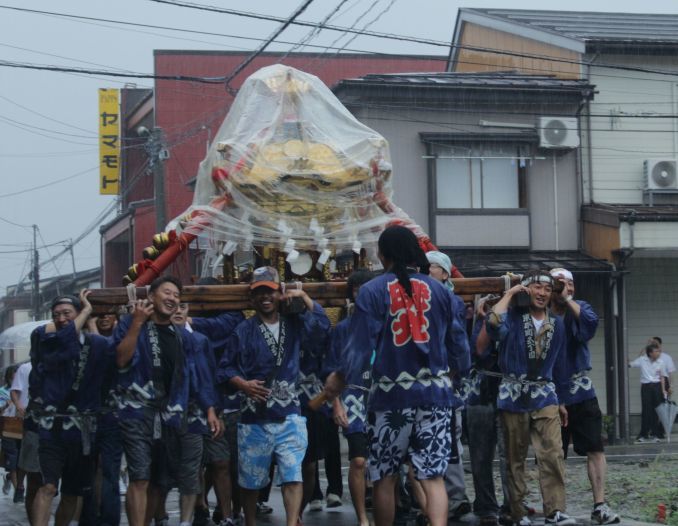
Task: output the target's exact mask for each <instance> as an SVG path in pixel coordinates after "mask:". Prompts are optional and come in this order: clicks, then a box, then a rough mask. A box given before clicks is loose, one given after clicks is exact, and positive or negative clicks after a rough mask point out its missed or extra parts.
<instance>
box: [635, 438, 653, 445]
mask: <svg viewBox="0 0 678 526" xmlns="http://www.w3.org/2000/svg"><path fill="white" fill-rule="evenodd" d="M649 441H650V439H649V438H645V437H638V438H636V442H635V443H636V444H645V443H647V442H649Z"/></svg>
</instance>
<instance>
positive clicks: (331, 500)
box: [327, 493, 343, 508]
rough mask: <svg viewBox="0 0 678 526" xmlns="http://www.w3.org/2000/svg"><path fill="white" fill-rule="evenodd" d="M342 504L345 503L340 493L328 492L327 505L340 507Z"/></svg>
mask: <svg viewBox="0 0 678 526" xmlns="http://www.w3.org/2000/svg"><path fill="white" fill-rule="evenodd" d="M342 504H343V502H342V501H341V497H340V496H339V495H335V494H334V493H328V494H327V507H328V508H338V507H339V506H341V505H342Z"/></svg>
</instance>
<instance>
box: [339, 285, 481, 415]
mask: <svg viewBox="0 0 678 526" xmlns="http://www.w3.org/2000/svg"><path fill="white" fill-rule="evenodd" d="M410 282H411V284H412V291H413V298H414V302H415V304H416V305H417V309H415V310H413V309H414V307H415V306H414V305H410V304H409V303H408V302H410V303H411V302H412V300H411V299H408V298H407V297H406V296H405V292H404V290H403V288H402V286H401V285H399V284H398V279H397V277H396V276H395V274H393V273H390V272H389V273H386V274H383V275H381V276H379V277H377V278H374V279H373V280H371V281H370V282H368V283H366V284H365V285H363V286H362V287H361V288H360V292H359V293H358V298H357V300H356V306H355V311H354V313H353V316H352V317H351V323H350V328H349V333H350V335H349V339H348V343H347V345H346V349H345V351H344V352H343V354H342V359H341V365H340V367H339V372H340V373H342V374H343V375H344V377H345V379H346V383H347V384H349V385H350V384H356V385H364V381H363V372H364V371H366V370H367V369H368V368H369V360H370V357H371V354H372V351H373V349H374V350H375V351H376V357H375V360H374V365H373V367H372V382H373V383H372V388H371V393H370V396H369V402H368V408H369V409H370V410H371V411H384V410H390V409H403V408H408V407H421V406H440V407H452V406H454V405H456V404H457V402H456V400H455V396H454V393H453V390H452V381H451V380H450V377H449V374H450V371H452V370H455V371H457V372H459V373H465V372H466V371H467V370H468V369H469V368H470V366H471V359H470V354H469V345H468V338H467V336H466V332H465V330H464V326H463V325H462V324H461V323H460V319H461V318H460V316H458V312H457V310H458V307H457V306H456V302H455V296H454V293H453V292H451V291H449V290H448V289H447V288H446V287H445V286H444V285H443V284H442V283H440V282H438V281H436V280H435V279H433V278H431V277H429V276H426V275H424V274H419V273H413V274H410ZM415 311H416V312H418V313H419V315H418V316H415Z"/></svg>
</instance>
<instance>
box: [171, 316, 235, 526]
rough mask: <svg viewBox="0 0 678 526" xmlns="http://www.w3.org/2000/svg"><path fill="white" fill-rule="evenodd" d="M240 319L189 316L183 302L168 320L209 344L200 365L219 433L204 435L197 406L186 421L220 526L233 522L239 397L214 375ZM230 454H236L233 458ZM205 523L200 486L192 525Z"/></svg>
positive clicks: (206, 511) (204, 500)
mask: <svg viewBox="0 0 678 526" xmlns="http://www.w3.org/2000/svg"><path fill="white" fill-rule="evenodd" d="M243 319H244V317H243V315H242V313H241V312H237V311H236V312H223V313H221V314H219V315H218V316H212V317H189V316H188V304H186V303H181V304H180V305H179V308H178V309H177V312H176V313H175V315H174V316H173V317H172V321H173V322H174V323H176V324H178V325H180V326H182V327H186V329H187V330H188V331H191V332H193V333H194V334H195V336H196V337H202V336H204V337H206V338H207V340H208V342H209V345H208V347H207V348H208V349H209V352H208V353H207V355H206V356H205V360H204V361H203V364H206V365H208V371H207V372H208V373H209V381H210V382H211V384H212V385H213V386H214V389H215V392H216V393H217V400H218V401H217V406H218V409H219V412H220V413H221V414H220V415H219V416H220V420H221V427H222V428H223V433H222V434H221V435H219V436H217V437H214V436H212V434H211V433H209V432H207V429H206V425H205V424H206V422H205V420H204V414H203V413H202V410H201V409H200V406H199V405H198V404H195V403H191V404H189V414H188V419H189V430H192V431H194V432H198V433H202V436H203V464H204V466H205V467H206V469H208V470H209V471H210V473H209V475H210V478H211V481H212V484H213V487H214V494H215V495H216V497H217V502H218V510H215V511H218V513H216V514H215V516H216V517H221V519H220V520H214V522H215V523H217V524H219V525H220V526H229V525H231V524H234V520H235V518H234V517H232V515H233V511H234V510H232V507H231V500H232V498H233V496H234V491H235V492H237V487H235V488H234V487H233V484H232V477H231V471H232V468H231V463H232V462H233V463H236V464H237V458H235V457H236V456H237V444H235V443H234V442H235V441H236V425H237V421H238V418H239V415H240V397H239V396H238V395H237V394H235V395H234V394H233V393H231V394H227V393H226V392H225V391H224V390H223V389H217V386H216V372H217V363H218V362H219V359H220V358H221V356H222V355H223V352H224V347H225V346H226V342H227V341H228V338H230V336H231V334H233V330H234V329H235V328H236V327H237V326H238V324H239V323H240V322H242V321H243ZM219 391H221V392H219ZM233 452H236V455H235V456H234V455H233ZM236 482H237V481H236ZM207 489H209V488H207ZM236 498H237V497H236ZM238 511H239V510H238ZM208 521H209V507H208V505H207V496H206V490H205V487H204V485H203V491H202V493H201V494H200V496H199V499H198V502H197V503H196V510H195V519H194V521H193V523H194V524H196V523H199V524H207V522H208Z"/></svg>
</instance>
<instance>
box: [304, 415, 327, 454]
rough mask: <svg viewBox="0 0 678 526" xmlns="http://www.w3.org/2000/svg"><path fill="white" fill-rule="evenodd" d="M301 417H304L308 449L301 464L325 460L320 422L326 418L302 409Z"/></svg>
mask: <svg viewBox="0 0 678 526" xmlns="http://www.w3.org/2000/svg"><path fill="white" fill-rule="evenodd" d="M301 414H302V416H304V417H306V432H307V434H308V447H307V448H306V455H305V456H304V460H303V463H304V464H307V463H309V462H317V461H318V460H320V459H322V458H325V449H324V448H323V429H322V424H323V422H322V420H321V419H324V418H326V417H325V415H322V414H320V413H318V412H317V411H311V410H310V409H302V410H301Z"/></svg>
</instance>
